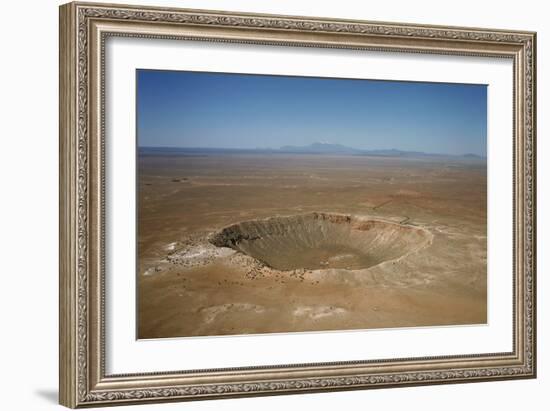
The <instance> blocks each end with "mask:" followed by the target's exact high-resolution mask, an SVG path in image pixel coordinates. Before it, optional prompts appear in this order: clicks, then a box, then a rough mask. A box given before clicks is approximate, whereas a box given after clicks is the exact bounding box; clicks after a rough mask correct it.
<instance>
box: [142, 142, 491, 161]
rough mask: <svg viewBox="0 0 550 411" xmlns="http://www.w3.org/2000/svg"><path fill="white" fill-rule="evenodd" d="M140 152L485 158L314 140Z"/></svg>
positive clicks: (146, 148)
mask: <svg viewBox="0 0 550 411" xmlns="http://www.w3.org/2000/svg"><path fill="white" fill-rule="evenodd" d="M139 150H140V153H141V154H155V155H206V154H216V153H217V154H221V153H233V154H247V153H249V154H253V153H257V154H262V153H263V154H317V155H351V156H373V157H407V158H419V157H440V158H464V159H470V160H475V159H478V160H485V159H486V157H485V156H480V155H477V154H472V153H467V154H462V155H452V154H437V153H425V152H423V151H405V150H397V149H395V148H392V149H386V150H362V149H358V148H353V147H347V146H344V145H342V144H333V143H325V142H316V143H312V144H309V145H306V146H282V147H281V148H279V149H272V148H212V147H204V148H201V147H189V148H185V147H140V148H139Z"/></svg>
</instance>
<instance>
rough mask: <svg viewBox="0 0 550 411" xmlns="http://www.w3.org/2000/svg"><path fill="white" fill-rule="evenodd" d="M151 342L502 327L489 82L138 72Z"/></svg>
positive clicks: (140, 316) (142, 242) (142, 243)
mask: <svg viewBox="0 0 550 411" xmlns="http://www.w3.org/2000/svg"><path fill="white" fill-rule="evenodd" d="M135 73H136V74H135V75H136V134H137V135H136V144H137V148H136V153H137V155H136V157H137V158H136V170H137V181H136V185H137V188H136V197H137V198H136V204H137V206H136V218H137V221H136V227H137V238H136V249H137V262H136V276H137V280H136V281H137V307H136V310H137V338H138V339H156V338H167V337H199V336H224V335H253V334H267V333H298V332H312V331H316V332H320V331H346V330H368V329H381V328H396V327H434V326H459V325H472V324H476V325H479V324H486V323H487V85H486V84H462V83H436V82H413V81H398V80H395V81H387V80H370V79H355V78H328V77H304V76H285V75H267V74H246V73H219V72H200V71H175V70H152V69H140V68H138V69H136V71H135Z"/></svg>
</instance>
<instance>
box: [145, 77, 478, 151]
mask: <svg viewBox="0 0 550 411" xmlns="http://www.w3.org/2000/svg"><path fill="white" fill-rule="evenodd" d="M137 130H138V144H139V146H141V147H145V146H156V147H217V148H279V147H281V146H284V145H309V144H311V143H313V142H318V141H326V142H330V143H337V144H342V145H345V146H349V147H354V148H359V149H391V148H396V149H399V150H409V151H424V152H429V153H446V154H465V153H474V154H478V155H486V153H487V148H486V146H487V87H486V86H485V85H470V84H446V83H418V82H398V81H373V80H350V79H321V78H312V77H287V76H266V75H246V74H221V73H201V72H185V71H157V70H138V71H137Z"/></svg>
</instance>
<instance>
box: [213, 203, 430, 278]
mask: <svg viewBox="0 0 550 411" xmlns="http://www.w3.org/2000/svg"><path fill="white" fill-rule="evenodd" d="M430 240H431V234H430V233H429V232H428V231H426V230H424V229H422V228H418V227H413V226H404V225H400V224H396V223H390V222H385V221H379V220H372V219H365V218H358V217H353V216H349V215H342V214H327V213H311V214H303V215H295V216H284V217H272V218H268V219H264V220H251V221H243V222H241V223H238V224H234V225H231V226H229V227H226V228H224V229H222V230H221V231H220V232H218V233H216V234H214V235H213V236H212V237H211V238H210V242H211V243H212V244H214V245H216V246H218V247H229V248H232V249H234V250H237V251H240V252H242V253H244V254H247V255H249V256H251V257H253V258H255V259H257V260H259V261H261V262H263V263H264V264H266V265H268V266H270V267H271V268H274V269H277V270H282V271H289V270H295V269H301V268H304V269H310V270H317V269H328V268H340V269H347V270H359V269H365V268H369V267H372V266H374V265H377V264H380V263H382V262H384V261H388V260H394V259H396V258H399V257H401V256H403V255H405V254H407V253H409V252H411V251H414V250H417V249H419V248H421V247H423V246H424V245H426V244H427V243H428V242H429V241H430Z"/></svg>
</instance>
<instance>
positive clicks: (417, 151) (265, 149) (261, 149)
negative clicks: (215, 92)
mask: <svg viewBox="0 0 550 411" xmlns="http://www.w3.org/2000/svg"><path fill="white" fill-rule="evenodd" d="M313 144H327V145H338V146H341V147H344V148H347V149H350V150H356V151H358V152H366V153H368V152H374V151H398V152H402V153H418V154H427V155H433V156H449V157H464V156H472V155H473V156H476V157H479V158H484V159H486V158H487V155H486V154H479V153H472V152H465V153H460V154H451V153H438V152H429V151H420V150H403V149H399V148H395V147H392V148H372V149H365V148H355V147H349V146H345V145H343V144H339V143H322V142H318V141H316V142H314V143H311V144H308V145H304V146H298V145H290V144H286V145H284V146H280V147H278V148H273V147H204V146H141V145H139V144H138V145H137V148H138V149H140V148H145V149H147V148H151V149H179V150H187V149H191V150H201V149H202V150H228V151H231V150H233V151H275V152H281V151H282V152H283V153H284V150H281V149H282V148H283V147H295V148H307V147H309V146H311V145H313ZM303 154H314V153H311V152H310V153H307V152H304V153H303Z"/></svg>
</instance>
